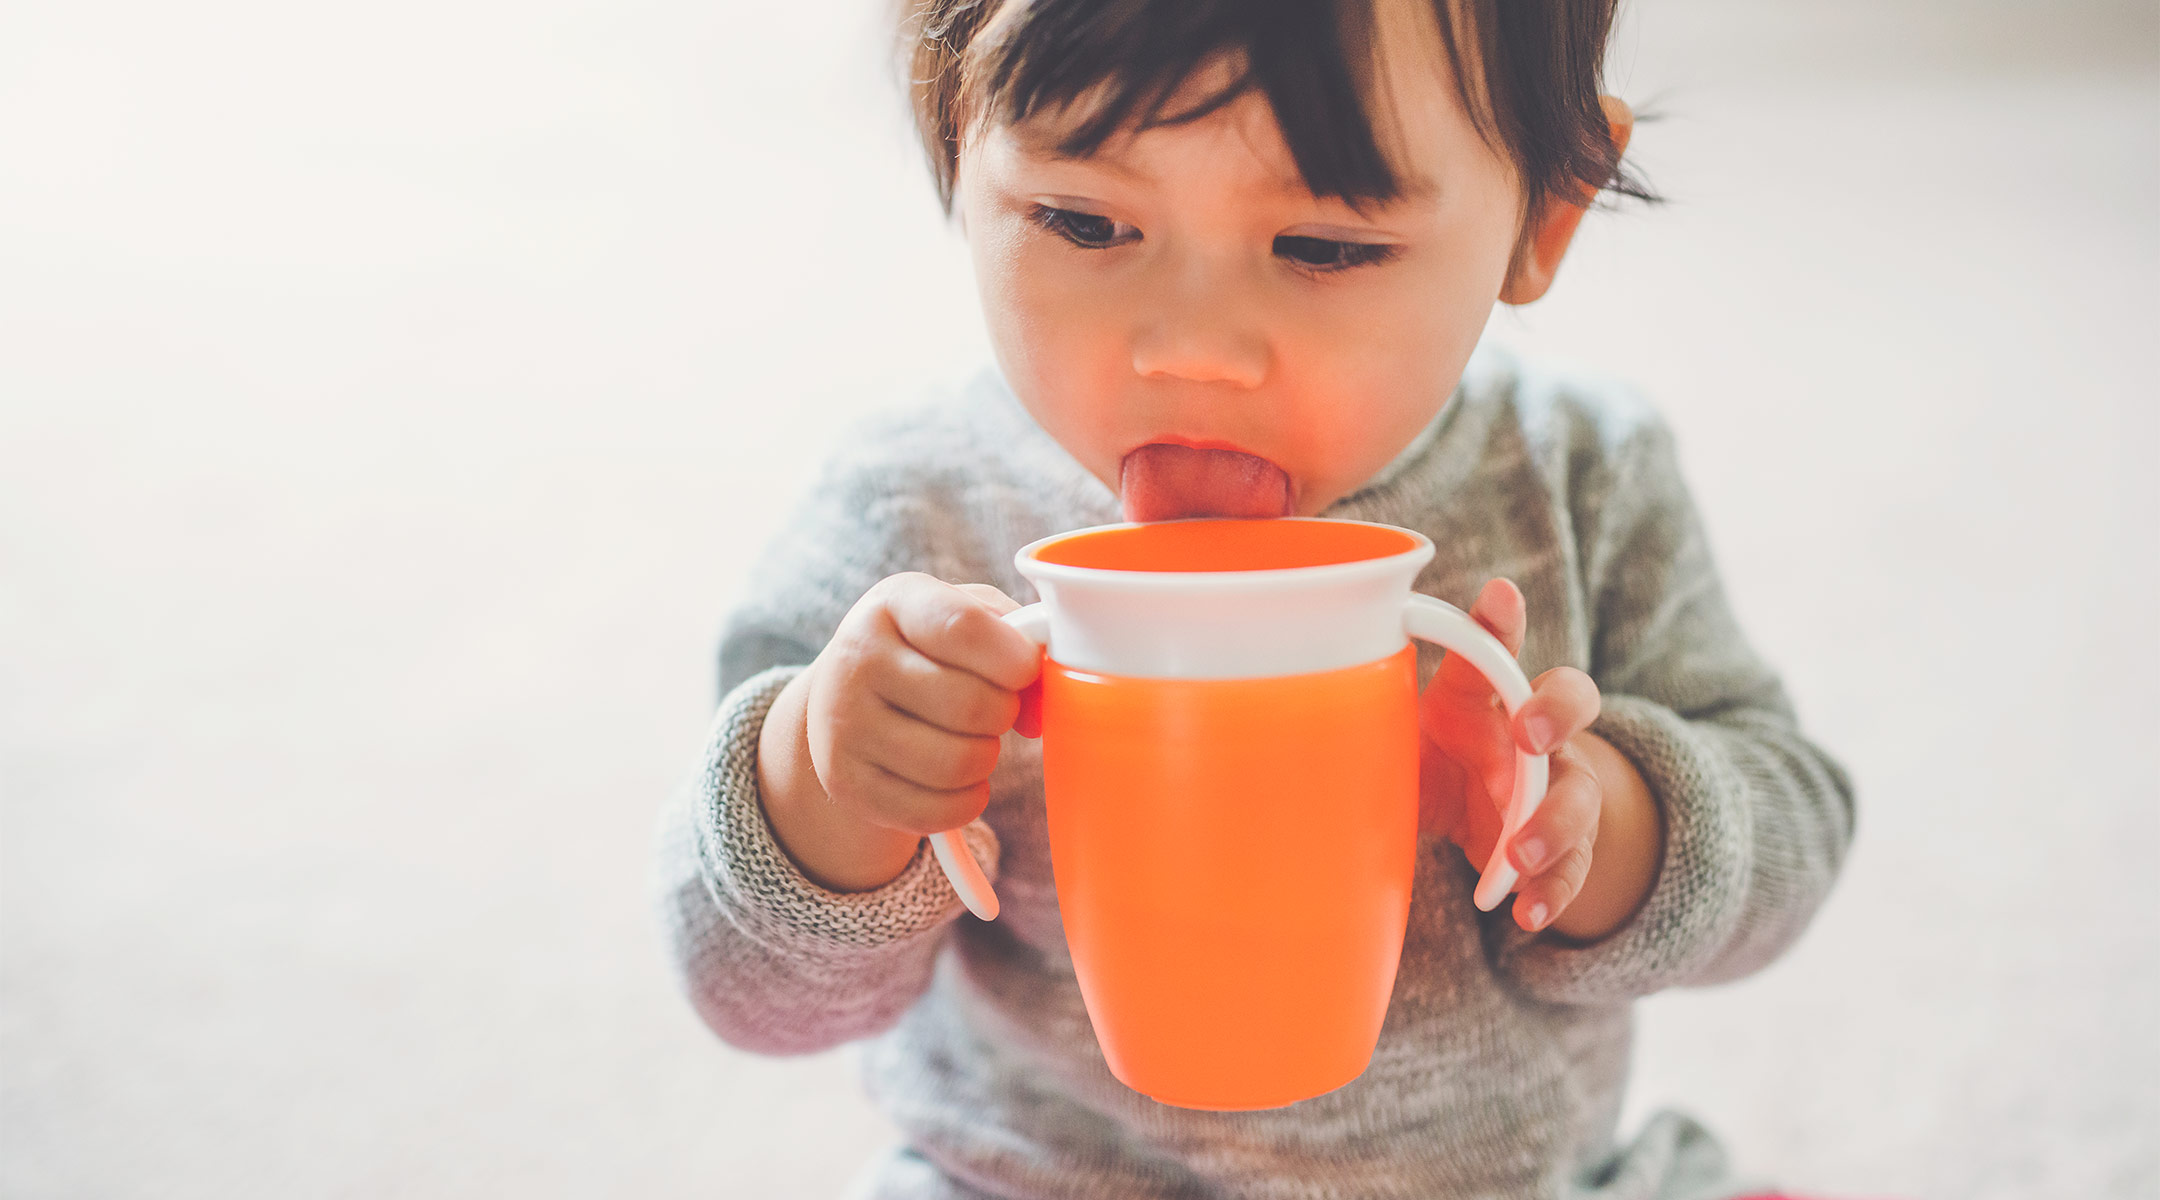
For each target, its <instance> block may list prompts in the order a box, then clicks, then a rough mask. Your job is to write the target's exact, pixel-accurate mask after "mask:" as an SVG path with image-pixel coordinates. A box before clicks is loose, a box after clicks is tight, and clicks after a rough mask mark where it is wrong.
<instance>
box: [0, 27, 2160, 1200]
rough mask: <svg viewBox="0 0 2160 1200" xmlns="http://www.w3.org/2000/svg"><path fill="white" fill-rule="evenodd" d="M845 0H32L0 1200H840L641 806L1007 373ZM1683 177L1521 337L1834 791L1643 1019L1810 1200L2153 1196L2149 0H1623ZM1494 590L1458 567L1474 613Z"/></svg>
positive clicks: (2, 726) (831, 1172)
mask: <svg viewBox="0 0 2160 1200" xmlns="http://www.w3.org/2000/svg"><path fill="white" fill-rule="evenodd" d="M876 17H877V13H876V11H875V8H874V6H869V5H847V6H841V5H834V4H814V5H811V4H804V5H787V4H769V5H762V6H750V5H745V4H739V3H730V2H727V0H721V2H718V3H710V4H704V5H663V4H654V3H640V2H623V0H615V2H607V3H603V2H599V0H534V2H530V3H523V4H508V3H493V4H490V3H487V2H485V0H435V2H430V3H413V2H411V0H388V2H384V3H374V4H369V5H359V6H353V5H341V6H329V5H308V4H291V3H281V4H272V3H253V4H250V3H244V2H241V0H206V2H204V3H197V4H189V5H173V4H146V3H140V2H136V3H100V2H96V0H85V2H75V3H67V4H58V3H45V4H31V5H29V6H24V5H20V4H17V5H11V6H8V7H7V8H6V9H4V10H0V803H4V808H0V819H4V828H0V1193H4V1194H6V1195H7V1196H9V1197H22V1198H31V1197H78V1196H82V1197H88V1196H96V1197H150V1196H157V1197H219V1198H234V1197H287V1196H303V1195H306V1196H340V1197H342V1196H352V1197H385V1196H400V1197H407V1196H411V1197H420V1196H470V1195H502V1196H510V1195H518V1196H534V1197H539V1196H591V1195H603V1194H605V1195H626V1196H628V1195H635V1196H653V1197H659V1196H713V1195H728V1196H761V1197H762V1196H804V1197H821V1196H830V1195H833V1194H834V1193H835V1192H836V1191H837V1190H838V1189H839V1188H840V1187H841V1186H842V1184H843V1183H844V1181H845V1180H846V1179H847V1178H848V1177H849V1176H850V1175H852V1174H853V1173H854V1171H855V1170H856V1169H857V1167H858V1166H859V1165H860V1163H861V1162H862V1161H863V1160H864V1159H865V1158H867V1157H868V1156H869V1155H870V1154H871V1153H872V1151H873V1150H875V1149H876V1148H877V1147H878V1146H879V1145H880V1144H882V1142H883V1141H884V1140H885V1139H886V1138H887V1137H888V1136H889V1135H890V1134H889V1129H888V1127H887V1126H886V1125H885V1124H884V1122H883V1121H882V1119H881V1118H879V1117H878V1116H877V1115H876V1114H875V1113H873V1112H872V1111H871V1110H870V1109H869V1108H868V1107H867V1105H866V1103H865V1102H864V1101H863V1099H862V1098H861V1096H860V1095H859V1093H858V1091H857V1089H856V1086H855V1082H854V1070H853V1054H852V1052H851V1051H841V1052H836V1053H833V1054H827V1055H821V1056H817V1057H814V1058H809V1059H798V1060H768V1059H759V1058H754V1057H749V1056H745V1055H742V1054H738V1053H736V1052H734V1051H732V1050H730V1049H728V1048H726V1047H724V1046H723V1045H721V1044H720V1043H718V1042H717V1041H715V1040H714V1039H713V1038H712V1037H711V1036H710V1035H708V1034H707V1033H706V1032H705V1031H704V1030H703V1028H702V1027H701V1026H699V1025H698V1024H697V1022H696V1020H695V1018H694V1017H693V1016H692V1014H691V1012H690V1010H689V1008H688V1006H687V1005H686V1004H685V1003H684V1002H683V1001H681V1000H680V999H679V998H678V997H677V996H676V995H674V994H673V992H672V990H671V984H670V982H669V980H668V977H667V972H666V969H665V967H664V965H663V961H662V956H661V952H660V947H659V945H658V940H657V935H656V932H655V926H654V922H653V920H652V917H651V916H650V914H649V913H648V911H647V910H646V908H645V895H644V890H643V889H644V873H645V870H646V853H647V845H648V837H649V832H650V828H651V823H652V818H653V815H654V813H655V811H656V809H657V806H658V805H659V803H660V801H661V799H662V797H663V795H664V794H665V793H666V791H667V790H668V789H669V788H670V787H671V786H672V785H673V784H674V783H675V782H676V780H677V779H678V778H680V777H681V775H682V773H683V772H684V771H685V770H687V769H688V767H689V765H690V761H691V759H692V756H693V754H694V752H695V750H696V748H697V743H698V739H699V735H700V733H701V732H702V729H703V727H704V725H705V723H706V721H707V719H708V718H709V716H710V713H711V709H712V706H713V703H714V701H715V696H714V694H713V692H714V682H713V674H714V673H713V663H712V655H713V650H714V646H715V639H716V635H717V633H718V630H719V623H720V620H721V618H722V616H723V614H724V613H725V611H726V608H727V605H728V603H729V601H730V598H731V596H732V594H733V588H734V587H735V586H736V584H737V582H738V580H739V579H740V577H741V572H742V571H743V569H744V567H745V566H746V564H747V561H748V558H749V556H750V555H751V554H752V553H753V552H754V550H755V549H756V547H757V546H758V545H759V544H760V543H761V542H762V541H763V540H764V538H765V537H766V536H767V534H768V533H769V532H770V531H771V529H772V527H773V524H774V522H775V521H776V519H777V517H778V514H779V508H780V506H781V505H782V504H783V503H784V502H786V501H787V500H789V499H791V498H792V496H793V493H794V491H795V490H796V489H798V488H800V487H801V486H802V485H803V483H804V482H805V480H806V472H807V471H808V470H809V469H810V468H811V467H812V466H813V465H814V464H815V462H816V461H817V459H818V457H819V455H820V454H821V452H822V448H823V446H824V439H826V438H827V437H828V436H829V435H830V433H831V431H832V430H833V428H834V427H835V425H836V424H837V423H838V422H839V421H841V420H844V419H846V418H847V417H849V416H851V415H852V414H854V413H857V412H859V411H861V410H863V409H864V408H866V407H868V406H871V405H874V404H881V403H884V402H887V401H890V400H893V399H896V398H899V397H903V396H905V395H907V394H908V393H909V392H911V391H913V390H914V389H915V388H916V387H918V386H919V385H920V384H921V383H922V382H923V381H924V380H926V379H928V378H931V377H932V376H933V375H935V374H937V373H941V372H950V371H953V370H957V369H960V368H962V367H964V366H965V365H966V364H968V363H969V362H970V361H972V360H974V359H975V358H977V357H978V356H980V355H981V354H982V353H983V347H984V341H983V334H982V332H981V321H980V316H979V313H978V311H977V309H976V307H975V301H974V297H973V290H972V289H973V285H972V281H971V278H970V275H969V273H968V267H967V262H966V258H965V253H964V248H963V247H962V246H961V244H960V243H959V241H958V239H957V237H956V236H954V235H953V234H952V233H951V232H950V231H949V230H948V229H947V228H946V227H945V226H944V225H943V223H942V222H941V220H940V218H939V215H938V213H937V210H936V205H935V203H934V201H933V199H932V195H931V189H930V186H929V183H928V175H927V172H926V171H925V169H924V167H923V165H922V163H921V161H920V155H919V152H918V151H917V149H916V148H915V146H914V144H913V142H912V140H911V137H912V134H911V131H910V129H909V127H908V125H907V124H906V122H905V118H904V115H903V107H902V104H901V102H900V100H899V97H898V92H897V88H896V86H895V84H894V83H893V78H894V77H893V73H892V72H891V71H889V70H888V69H887V68H886V67H885V66H884V63H883V60H882V58H881V46H880V43H879V37H880V36H881V35H880V33H879V32H878V28H877V25H876ZM1610 82H1611V85H1612V88H1613V90H1615V91H1617V92H1618V93H1619V94H1620V95H1622V96H1623V97H1624V98H1626V99H1628V100H1630V101H1632V102H1634V103H1636V104H1637V105H1638V106H1644V105H1646V104H1649V103H1652V102H1654V103H1655V106H1656V107H1659V108H1662V109H1664V110H1665V111H1666V112H1667V113H1668V114H1669V117H1668V119H1667V120H1665V121H1662V122H1658V123H1653V124H1646V125H1644V126H1643V127H1642V128H1641V129H1640V131H1639V132H1638V135H1637V138H1636V142H1635V146H1634V148H1633V150H1632V152H1631V153H1632V154H1633V156H1634V157H1635V158H1636V159H1637V161H1638V162H1639V163H1640V164H1641V165H1642V167H1643V168H1644V169H1645V170H1646V171H1647V172H1648V174H1649V175H1650V177H1651V179H1652V180H1653V181H1654V182H1655V183H1656V184H1657V185H1658V186H1659V187H1660V188H1662V189H1663V190H1664V191H1666V192H1667V193H1668V194H1669V195H1671V196H1672V197H1673V198H1674V201H1675V202H1674V203H1673V204H1671V205H1669V206H1667V207H1665V208H1662V209H1657V210H1644V209H1642V208H1640V207H1638V206H1627V207H1623V208H1621V209H1619V210H1618V211H1615V212H1613V213H1610V214H1602V215H1597V216H1594V217H1593V218H1592V219H1591V220H1590V221H1589V222H1588V223H1587V224H1586V227H1585V229H1584V232H1583V234H1582V236H1581V237H1580V239H1579V240H1578V243H1577V247H1576V250H1575V253H1574V255H1573V257H1572V258H1571V259H1570V261H1569V263H1568V265H1567V267H1566V269H1565V270H1564V271H1563V272H1562V274H1561V277H1560V281H1559V284H1558V286H1557V288H1556V291H1555V293H1554V294H1553V295H1552V296H1551V297H1550V298H1548V299H1547V300H1546V301H1544V302H1541V303H1539V304H1537V305H1535V306H1532V307H1530V308H1527V309H1524V310H1520V311H1503V312H1502V313H1500V314H1499V315H1498V316H1497V317H1496V321H1497V322H1498V327H1497V330H1496V332H1498V333H1499V334H1500V335H1502V336H1504V337H1506V338H1507V339H1509V340H1512V341H1514V342H1516V343H1517V344H1520V345H1524V346H1527V347H1530V348H1533V349H1538V350H1543V351H1549V352H1554V353H1559V354H1564V355H1566V356H1569V357H1571V358H1575V359H1578V360H1580V361H1583V362H1585V363H1588V364H1591V365H1593V366H1595V367H1597V368H1599V369H1602V370H1606V371H1610V372H1613V373H1616V374H1619V375H1622V376H1625V377H1627V378H1629V379H1632V380H1634V381H1635V382H1637V383H1638V384H1640V385H1641V386H1642V387H1643V388H1644V389H1645V390H1646V391H1647V392H1648V393H1649V394H1650V395H1651V396H1652V397H1653V398H1654V399H1655V401H1656V402H1657V403H1658V404H1659V405H1660V406H1661V407H1662V408H1663V410H1664V411H1665V412H1666V413H1667V415H1668V417H1669V418H1670V419H1671V421H1672V423H1673V424H1674V426H1675V427H1676V429H1677V430H1678V432H1679V436H1680V443H1681V451H1682V458H1683V464H1684V466H1685V468H1686V470H1687V472H1688V475H1689V478H1690V480H1691V482H1692V484H1693V486H1694V488H1695V492H1696V496H1697V499H1698V501H1699V502H1700V504H1701V506H1702V508H1703V510H1704V512H1705V515H1706V519H1707V521H1708V523H1709V526H1710V531H1711V535H1712V542H1713V546H1714V548H1715V550H1716V552H1717V555H1718V561H1719V565H1720V567H1721V569H1722V571H1723V573H1724V577H1725V581H1726V585H1727V589H1728V593H1729V594H1730V596H1731V597H1732V600H1733V603H1734V604H1735V606H1736V608H1737V610H1738V612H1739V615H1740V618H1741V620H1742V623H1743V626H1744V627H1745V628H1746V629H1747V631H1748V632H1749V634H1750V636H1751V637H1752V638H1753V639H1754V641H1755V642H1756V644H1757V646H1758V648H1759V649H1760V650H1761V651H1762V652H1763V653H1764V654H1765V655H1766V656H1767V657H1768V658H1770V659H1771V661H1772V662H1773V663H1775V664H1776V665H1778V666H1779V667H1780V668H1781V669H1782V670H1783V671H1784V672H1785V676H1786V679H1787V682H1788V685H1789V687H1790V689H1791V691H1792V693H1793V696H1794V698H1795V700H1796V702H1797V703H1798V705H1799V706H1800V709H1801V715H1802V718H1803V721H1804V723H1805V724H1806V726H1807V727H1808V728H1809V729H1810V731H1811V732H1812V733H1814V734H1815V735H1816V736H1817V737H1818V738H1819V739H1820V740H1821V741H1822V742H1823V743H1824V744H1825V745H1826V746H1828V747H1829V748H1830V749H1831V750H1832V751H1833V752H1835V753H1836V754H1838V755H1839V756H1840V757H1841V758H1842V759H1843V760H1844V761H1845V762H1846V763H1847V764H1848V765H1849V766H1850V767H1851V768H1852V769H1853V771H1854V774H1855V776H1856V778H1857V780H1858V782H1859V786H1860V800H1861V806H1862V807H1861V816H1860V828H1859V837H1858V840H1857V842H1856V844H1855V846H1854V849H1853V852H1852V855H1851V858H1850V861H1849V865H1848V869H1847V872H1846V875H1845V877H1844V879H1843V881H1842V882H1841V884H1840V886H1839V889H1838V890H1837V892H1836V893H1835V894H1834V896H1833V897H1832V900H1831V902H1830V903H1829V905H1828V906H1827V907H1826V908H1825V909H1824V911H1823V912H1822V914H1821V916H1820V918H1819V919H1818V921H1817V923H1816V924H1815V926H1814V927H1813V928H1812V929H1811V930H1810V932H1809V934H1808V935H1807V937H1806V938H1805V939H1804V940H1803V941H1802V942H1801V943H1800V945H1799V946H1798V947H1797V948H1796V949H1795V950H1794V951H1793V952H1792V953H1790V954H1789V955H1788V956H1787V957H1786V958H1784V959H1783V960H1781V961H1780V962H1778V963H1777V964H1776V965H1774V966H1773V967H1772V968H1770V969H1768V970H1766V971H1764V972H1763V973H1761V974H1760V975H1758V976H1756V977H1754V978H1752V979H1750V980H1747V981H1745V982H1743V983H1741V984H1737V985H1733V986H1729V987H1724V988H1720V989H1714V990H1709V991H1702V992H1692V993H1673V994H1667V995H1662V996H1659V997H1656V998H1654V999H1652V1000H1650V1001H1647V1002H1645V1003H1644V1004H1643V1005H1642V1006H1641V1007H1640V1015H1641V1020H1642V1030H1643V1036H1642V1039H1641V1043H1640V1047H1639V1053H1638V1069H1637V1074H1636V1078H1635V1081H1634V1084H1633V1090H1632V1091H1631V1093H1630V1098H1629V1105H1628V1112H1627V1117H1626V1126H1627V1128H1626V1130H1625V1131H1626V1132H1632V1130H1633V1127H1634V1125H1635V1124H1636V1123H1637V1122H1638V1121H1639V1119H1640V1118H1641V1116H1642V1114H1644V1113H1645V1112H1647V1111H1648V1110H1649V1109H1650V1108H1652V1107H1654V1106H1658V1105H1663V1104H1677V1105H1680V1106H1682V1107H1685V1108H1687V1109H1688V1110H1690V1111H1691V1112H1694V1113H1696V1114H1697V1115H1699V1116H1701V1117H1702V1118H1703V1119H1705V1120H1706V1121H1708V1122H1709V1123H1710V1124H1711V1125H1712V1126H1713V1128H1715V1129H1717V1130H1718V1131H1719V1132H1720V1133H1721V1135H1722V1136H1723V1137H1724V1138H1725V1139H1726V1141H1727V1142H1728V1144H1729V1145H1730V1146H1731V1148H1732V1150H1733V1152H1734V1154H1735V1156H1736V1157H1737V1158H1738V1159H1739V1161H1740V1162H1741V1163H1742V1164H1743V1165H1745V1166H1747V1167H1750V1168H1753V1169H1756V1170H1759V1171H1762V1172H1766V1173H1769V1174H1771V1175H1773V1176H1775V1177H1777V1178H1779V1179H1781V1180H1782V1181H1783V1182H1784V1185H1785V1186H1786V1187H1787V1188H1789V1189H1790V1190H1793V1191H1795V1192H1798V1193H1802V1194H1822V1195H1827V1196H1834V1197H1846V1198H1852V1200H1858V1198H1862V1197H1883V1196H1893V1195H1895V1196H1911V1197H1930V1198H1932V1197H1945V1198H1948V1197H1960V1198H1966V1197H2002V1198H2005V1200H2007V1198H2012V1197H2015V1198H2019V1200H2030V1198H2034V1197H2066V1198H2067V1197H2080V1198H2082V1197H2131V1196H2152V1195H2153V1194H2155V1191H2156V1190H2160V1033H2156V1025H2155V1022H2154V1020H2153V1016H2152V1014H2153V1013H2154V1012H2155V1011H2160V1009H2156V1008H2155V1007H2154V1002H2155V1000H2156V999H2160V980H2156V967H2160V903H2156V901H2155V899H2154V897H2153V894H2152V891H2151V885H2150V880H2151V878H2152V872H2151V861H2152V857H2153V854H2154V848H2155V846H2156V845H2160V777H2156V768H2155V766H2154V752H2155V743H2156V738H2155V733H2156V732H2160V699H2156V684H2155V679H2156V677H2160V676H2156V672H2160V635H2156V633H2155V617H2156V615H2160V534H2156V532H2155V531H2156V525H2155V517H2156V516H2160V503H2156V485H2155V470H2154V467H2155V451H2156V448H2160V438H2156V429H2155V425H2156V418H2155V411H2154V410H2155V401H2156V399H2160V388H2156V384H2160V364H2156V351H2155V346H2156V342H2160V338H2156V334H2160V319H2156V318H2160V305H2156V302H2155V299H2154V289H2155V281H2156V280H2160V207H2156V204H2155V200H2154V195H2155V186H2156V184H2160V17H2156V14H2155V12H2154V10H2153V8H2152V6H2151V5H2150V4H2148V3H2138V4H2103V3H2094V2H2089V0H2088V2H2080V3H2070V4H2040V3H2031V4H2008V3H1999V2H1988V0H1982V2H1971V3H1958V2H1953V0H1939V2H1928V0H1895V2H1890V3H1862V2H1860V0H1835V2H1832V0H1808V2H1802V0H1782V2H1778V0H1745V2H1743V0H1686V2H1683V0H1645V2H1644V3H1642V4H1640V5H1637V6H1636V7H1635V8H1634V9H1631V10H1629V11H1628V12H1627V13H1626V14H1624V18H1623V22H1622V25H1621V29H1620V35H1619V37H1618V38H1617V39H1616V43H1615V48H1614V56H1613V68H1612V74H1611V80H1610ZM1450 599H1453V600H1455V601H1456V602H1457V603H1462V604H1467V603H1468V602H1469V599H1470V598H1469V597H1467V596H1464V597H1451V598H1450Z"/></svg>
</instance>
